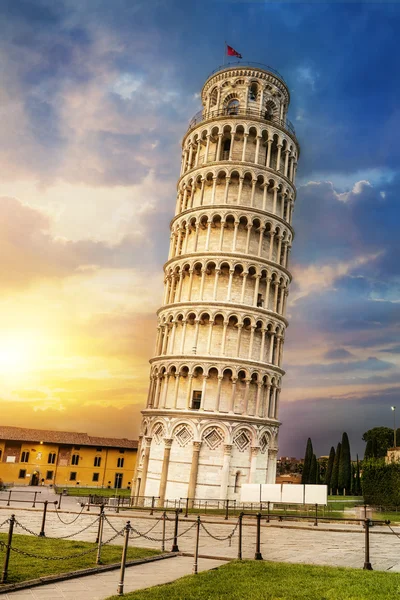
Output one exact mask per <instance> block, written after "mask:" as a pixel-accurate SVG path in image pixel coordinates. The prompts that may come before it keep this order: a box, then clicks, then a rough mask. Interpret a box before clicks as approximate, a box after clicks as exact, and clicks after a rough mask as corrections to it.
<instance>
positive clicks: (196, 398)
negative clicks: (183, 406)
mask: <svg viewBox="0 0 400 600" xmlns="http://www.w3.org/2000/svg"><path fill="white" fill-rule="evenodd" d="M200 406H201V392H193V397H192V410H199V409H200Z"/></svg>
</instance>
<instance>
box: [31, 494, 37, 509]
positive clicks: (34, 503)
mask: <svg viewBox="0 0 400 600" xmlns="http://www.w3.org/2000/svg"><path fill="white" fill-rule="evenodd" d="M34 494H35V495H34V497H33V504H32V508H35V506H36V496H37V492H34Z"/></svg>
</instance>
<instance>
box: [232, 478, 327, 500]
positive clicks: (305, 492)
mask: <svg viewBox="0 0 400 600" xmlns="http://www.w3.org/2000/svg"><path fill="white" fill-rule="evenodd" d="M240 502H246V503H248V504H250V503H256V502H276V503H279V502H280V503H281V504H319V505H322V504H325V505H326V504H327V503H328V488H327V486H326V485H298V484H293V485H289V484H285V483H262V484H258V483H244V484H243V485H242V487H241V489H240Z"/></svg>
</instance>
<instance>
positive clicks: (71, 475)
mask: <svg viewBox="0 0 400 600" xmlns="http://www.w3.org/2000/svg"><path fill="white" fill-rule="evenodd" d="M69 480H70V481H76V471H71V473H70V474H69Z"/></svg>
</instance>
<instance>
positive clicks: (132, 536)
mask: <svg viewBox="0 0 400 600" xmlns="http://www.w3.org/2000/svg"><path fill="white" fill-rule="evenodd" d="M161 522H162V519H157V521H156V522H155V523H154V525H153V526H152V527H150V529H148V530H147V531H146V533H143V534H141V535H131V534H129V535H130V538H131V539H132V540H137V539H138V538H140V537H142V536H145V535H148V534H149V533H150V531H153V529H154V528H155V527H156V526H157V525H158V524H159V523H161Z"/></svg>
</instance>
